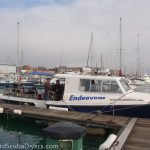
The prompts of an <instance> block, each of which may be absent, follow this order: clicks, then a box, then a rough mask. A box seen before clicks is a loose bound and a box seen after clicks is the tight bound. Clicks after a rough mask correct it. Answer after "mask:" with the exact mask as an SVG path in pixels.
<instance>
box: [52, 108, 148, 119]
mask: <svg viewBox="0 0 150 150" xmlns="http://www.w3.org/2000/svg"><path fill="white" fill-rule="evenodd" d="M51 106H54V107H61V108H68V110H69V111H78V112H87V113H99V114H109V115H117V116H128V117H139V118H150V105H121V106H120V105H115V106H112V105H107V106H64V105H62V106H58V105H51Z"/></svg>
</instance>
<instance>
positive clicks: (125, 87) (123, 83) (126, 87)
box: [120, 79, 131, 92]
mask: <svg viewBox="0 0 150 150" xmlns="http://www.w3.org/2000/svg"><path fill="white" fill-rule="evenodd" d="M120 83H121V85H122V87H123V88H124V90H125V91H126V92H127V91H129V90H131V87H130V86H129V84H128V83H127V81H126V80H125V79H121V80H120Z"/></svg>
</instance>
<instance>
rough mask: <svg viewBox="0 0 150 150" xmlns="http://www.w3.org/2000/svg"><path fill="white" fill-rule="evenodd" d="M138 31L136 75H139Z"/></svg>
mask: <svg viewBox="0 0 150 150" xmlns="http://www.w3.org/2000/svg"><path fill="white" fill-rule="evenodd" d="M139 36H140V35H139V33H138V35H137V56H136V77H137V76H138V75H139V69H140V68H139Z"/></svg>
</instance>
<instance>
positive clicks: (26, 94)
mask: <svg viewBox="0 0 150 150" xmlns="http://www.w3.org/2000/svg"><path fill="white" fill-rule="evenodd" d="M3 95H4V96H13V97H22V98H32V99H37V93H36V92H35V91H34V90H30V91H29V90H27V89H19V88H6V89H5V90H4V91H3Z"/></svg>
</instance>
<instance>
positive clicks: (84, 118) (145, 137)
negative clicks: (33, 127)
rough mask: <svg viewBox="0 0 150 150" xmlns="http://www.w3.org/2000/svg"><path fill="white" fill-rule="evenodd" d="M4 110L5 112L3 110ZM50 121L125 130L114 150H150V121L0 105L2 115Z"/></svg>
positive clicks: (24, 106)
mask: <svg viewBox="0 0 150 150" xmlns="http://www.w3.org/2000/svg"><path fill="white" fill-rule="evenodd" d="M1 109H3V111H2V110H1ZM14 110H19V111H20V112H21V113H20V114H19V113H18V115H21V116H27V117H32V118H39V119H46V120H49V121H71V122H75V123H78V124H82V125H85V126H93V127H104V128H114V129H115V128H120V129H123V130H122V132H121V133H120V135H119V136H118V138H117V141H116V142H118V144H116V145H112V149H113V150H150V119H142V118H130V117H121V116H109V115H101V114H93V113H81V112H77V111H62V110H52V109H45V108H37V107H32V106H26V105H12V104H4V103H0V113H6V114H14V113H15V111H14ZM114 144H115V143H114Z"/></svg>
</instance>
